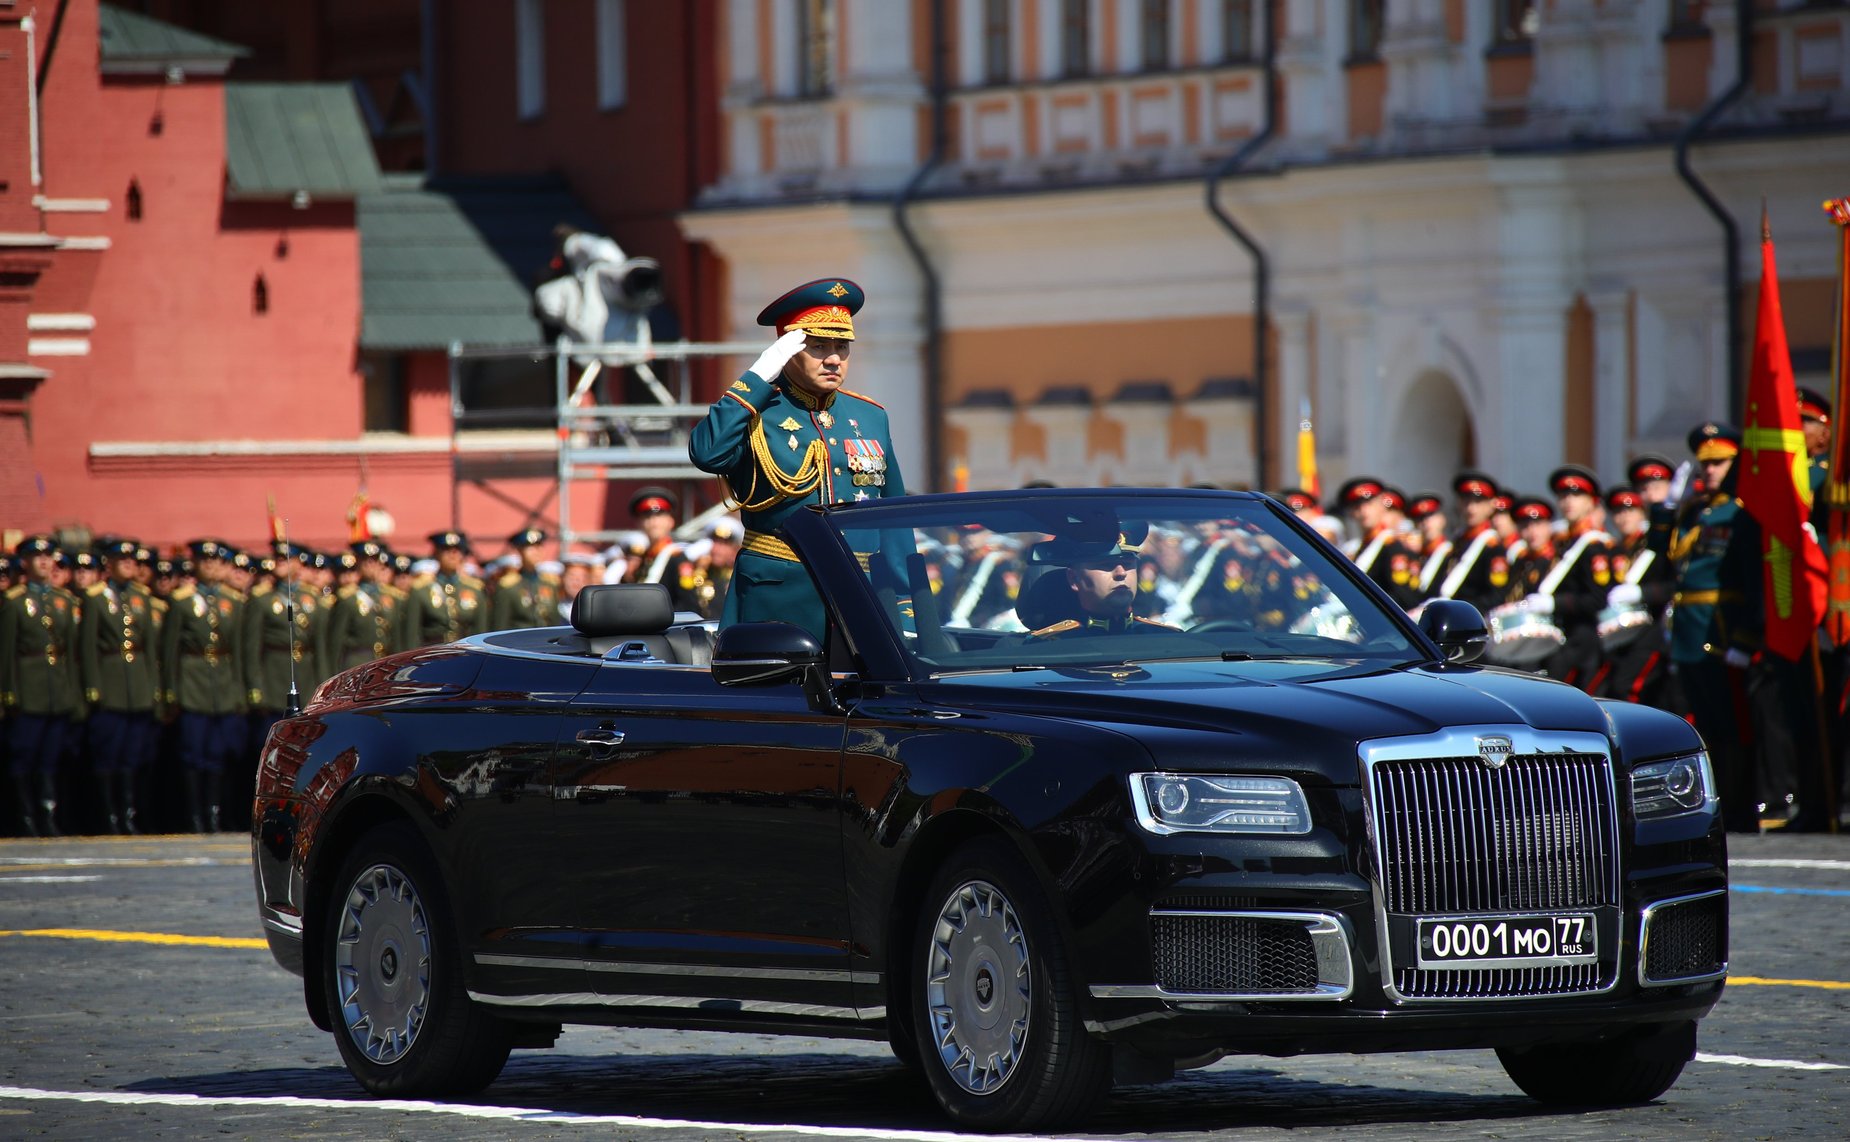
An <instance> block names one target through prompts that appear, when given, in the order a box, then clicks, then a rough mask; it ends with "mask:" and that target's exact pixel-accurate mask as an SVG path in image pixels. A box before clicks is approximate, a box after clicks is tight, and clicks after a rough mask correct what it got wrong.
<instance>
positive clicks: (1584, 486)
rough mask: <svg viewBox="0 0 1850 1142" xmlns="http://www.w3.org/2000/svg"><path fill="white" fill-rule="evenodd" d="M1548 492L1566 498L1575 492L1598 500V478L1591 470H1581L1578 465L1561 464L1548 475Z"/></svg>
mask: <svg viewBox="0 0 1850 1142" xmlns="http://www.w3.org/2000/svg"><path fill="white" fill-rule="evenodd" d="M1548 490H1549V491H1551V492H1553V493H1554V494H1555V495H1557V496H1568V495H1573V494H1575V493H1576V492H1577V493H1579V494H1580V495H1583V496H1592V497H1593V498H1594V499H1598V498H1599V477H1598V476H1595V475H1594V474H1593V471H1592V469H1590V468H1583V467H1581V466H1580V465H1579V464H1563V465H1561V466H1560V467H1559V468H1556V469H1555V470H1554V471H1552V472H1550V473H1548Z"/></svg>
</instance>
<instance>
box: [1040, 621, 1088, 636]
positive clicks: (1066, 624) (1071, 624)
mask: <svg viewBox="0 0 1850 1142" xmlns="http://www.w3.org/2000/svg"><path fill="white" fill-rule="evenodd" d="M1078 629H1079V620H1078V619H1062V620H1060V621H1059V622H1057V623H1055V624H1053V625H1052V626H1046V627H1042V628H1041V629H1040V630H1037V631H1030V632H1029V634H1028V637H1029V638H1044V637H1046V636H1047V635H1050V634H1063V633H1065V632H1066V631H1069V630H1078Z"/></svg>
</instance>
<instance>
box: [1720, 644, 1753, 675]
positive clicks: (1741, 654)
mask: <svg viewBox="0 0 1850 1142" xmlns="http://www.w3.org/2000/svg"><path fill="white" fill-rule="evenodd" d="M1722 661H1723V662H1726V663H1727V664H1728V665H1729V666H1732V667H1733V668H1734V669H1736V670H1746V669H1747V668H1748V667H1749V666H1751V665H1753V661H1754V656H1753V655H1751V654H1749V653H1747V652H1746V651H1745V650H1742V649H1741V648H1740V647H1738V646H1731V647H1729V648H1728V650H1727V652H1726V653H1725V654H1723V655H1722Z"/></svg>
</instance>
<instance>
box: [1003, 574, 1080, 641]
mask: <svg viewBox="0 0 1850 1142" xmlns="http://www.w3.org/2000/svg"><path fill="white" fill-rule="evenodd" d="M1078 615H1079V600H1078V598H1077V597H1076V596H1075V595H1074V594H1073V587H1072V584H1070V583H1068V582H1067V581H1066V572H1065V571H1063V570H1062V569H1060V568H1058V567H1050V568H1048V569H1047V570H1046V571H1044V572H1043V573H1042V574H1041V576H1040V578H1038V579H1036V580H1035V581H1034V583H1033V585H1032V586H1030V587H1029V588H1028V589H1027V590H1026V591H1024V592H1022V595H1021V598H1019V599H1017V600H1015V617H1016V618H1018V619H1020V620H1021V625H1022V626H1024V627H1027V628H1028V629H1029V630H1030V631H1037V630H1041V629H1043V628H1045V627H1050V626H1052V625H1053V624H1055V623H1057V622H1061V621H1062V620H1065V619H1071V618H1077V617H1078Z"/></svg>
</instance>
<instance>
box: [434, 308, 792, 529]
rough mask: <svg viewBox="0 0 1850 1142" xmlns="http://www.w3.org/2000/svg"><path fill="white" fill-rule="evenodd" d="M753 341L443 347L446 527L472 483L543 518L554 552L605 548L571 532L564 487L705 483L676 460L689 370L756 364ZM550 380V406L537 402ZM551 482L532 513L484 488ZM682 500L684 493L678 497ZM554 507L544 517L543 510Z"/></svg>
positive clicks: (457, 520) (689, 412)
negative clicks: (552, 530) (737, 359)
mask: <svg viewBox="0 0 1850 1142" xmlns="http://www.w3.org/2000/svg"><path fill="white" fill-rule="evenodd" d="M763 348H764V346H763V345H762V344H760V343H758V342H691V341H672V342H661V343H654V344H651V343H648V342H646V341H645V342H641V343H628V342H626V343H608V344H599V345H593V344H586V343H583V342H575V341H571V340H569V339H567V338H563V337H562V338H560V339H559V340H558V341H557V342H556V343H555V344H553V345H551V346H544V345H533V346H516V347H507V346H496V347H485V346H468V345H464V344H462V343H460V342H458V343H453V344H452V345H451V346H450V351H449V371H450V424H451V428H450V461H451V485H450V487H451V492H450V495H451V501H450V515H451V521H452V526H454V527H456V528H457V529H458V530H463V521H462V519H461V515H462V499H461V496H462V487H463V485H464V484H467V483H473V484H475V485H477V486H479V487H481V488H482V489H483V490H485V491H487V492H488V493H489V494H490V495H491V496H494V497H496V498H498V499H501V500H503V501H505V502H507V503H510V504H512V505H513V506H515V507H519V508H521V509H523V510H524V511H526V513H527V514H528V516H529V518H534V519H537V518H544V517H545V516H546V515H548V514H552V515H553V517H554V519H555V521H556V524H555V526H556V533H557V535H558V537H559V550H560V552H562V553H563V552H566V551H569V550H571V547H572V545H573V544H575V543H584V544H591V545H596V546H601V545H604V544H609V543H613V542H616V541H617V540H618V539H619V538H620V537H621V535H622V532H621V531H619V530H611V529H594V530H586V531H579V530H577V529H576V528H574V527H573V521H572V489H573V486H574V485H576V484H581V483H583V482H585V481H597V482H600V483H615V482H622V481H643V480H648V481H655V482H663V483H670V484H675V483H679V484H682V485H691V484H693V483H695V482H699V483H705V482H707V481H710V480H711V479H712V478H713V477H712V476H711V475H709V474H708V473H706V472H703V471H701V470H700V469H698V468H696V467H694V466H693V464H692V463H691V462H690V461H689V460H688V457H687V445H688V439H689V437H690V436H691V434H692V432H693V429H694V426H695V425H696V424H698V423H699V422H700V421H701V420H702V419H704V418H705V416H706V415H707V410H708V409H709V408H710V407H711V405H709V404H696V403H693V385H694V372H695V365H696V363H697V362H699V361H702V360H709V359H713V358H718V357H732V356H740V355H744V356H747V357H750V356H753V355H756V354H757V353H759V352H760V351H762V350H763ZM545 372H550V374H551V377H550V380H551V385H550V389H551V397H552V399H551V402H550V403H542V402H541V400H540V399H537V398H539V397H540V395H541V392H542V391H543V389H542V377H543V374H544V373H545ZM545 476H551V477H552V478H553V481H554V483H553V485H552V490H551V491H550V492H549V493H548V495H547V496H546V498H545V499H543V500H542V501H541V502H540V503H538V504H534V505H526V504H521V503H519V502H518V501H516V500H514V499H513V498H512V497H511V496H508V495H507V494H505V493H503V492H501V491H499V490H498V489H496V488H494V487H493V486H492V482H493V481H496V480H506V479H533V478H541V477H545ZM682 498H683V503H687V502H689V501H688V499H687V489H686V488H685V487H684V488H683V491H682ZM555 499H556V501H557V508H556V512H555V513H548V511H547V509H548V507H549V506H550V504H551V502H552V501H553V500H555Z"/></svg>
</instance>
